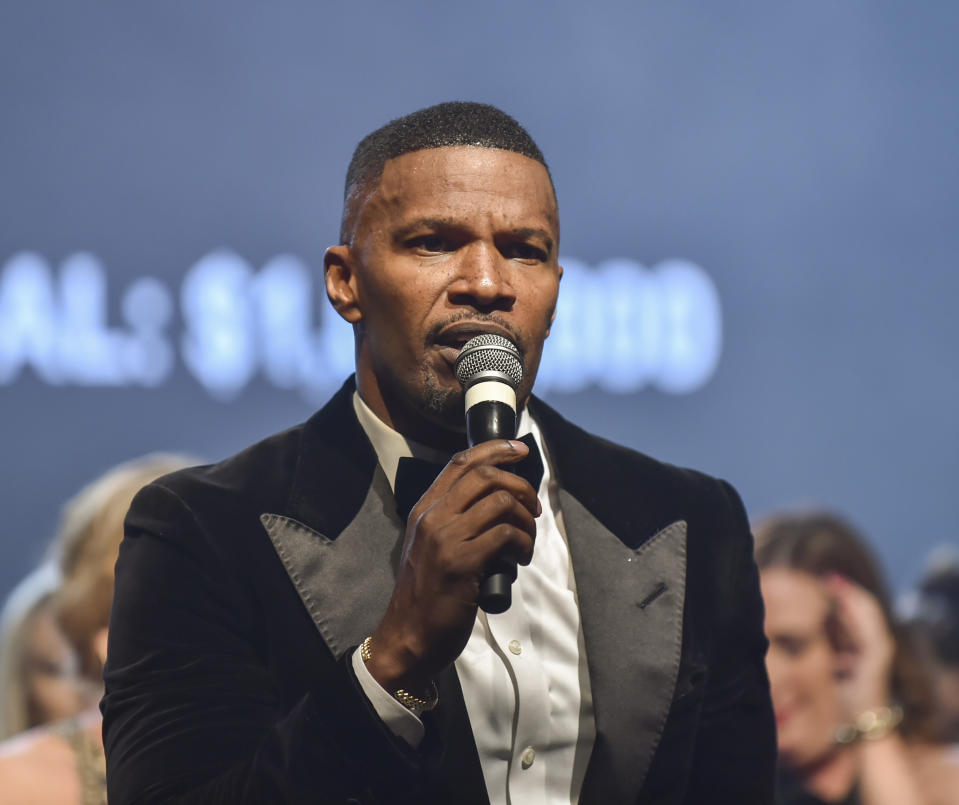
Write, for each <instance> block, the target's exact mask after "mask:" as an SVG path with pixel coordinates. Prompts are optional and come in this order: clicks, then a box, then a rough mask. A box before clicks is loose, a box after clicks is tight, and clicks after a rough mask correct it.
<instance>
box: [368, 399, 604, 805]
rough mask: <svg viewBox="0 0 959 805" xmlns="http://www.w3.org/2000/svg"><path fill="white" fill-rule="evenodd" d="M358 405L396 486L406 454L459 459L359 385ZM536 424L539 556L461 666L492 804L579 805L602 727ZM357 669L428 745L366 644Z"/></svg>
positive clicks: (404, 727) (403, 728)
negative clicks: (398, 425)
mask: <svg viewBox="0 0 959 805" xmlns="http://www.w3.org/2000/svg"><path fill="white" fill-rule="evenodd" d="M353 407H354V409H355V411H356V415H357V418H358V419H359V421H360V425H361V426H362V427H363V430H364V431H365V432H366V435H367V436H368V437H369V439H370V442H371V443H372V444H373V448H374V450H375V451H376V455H377V458H378V460H379V463H380V466H381V467H382V468H383V471H384V472H385V474H386V477H387V478H388V479H389V481H390V485H391V486H392V485H393V483H394V480H395V478H396V468H397V466H398V464H399V459H400V458H401V457H403V456H416V457H418V458H424V459H429V460H433V461H438V462H440V463H445V462H446V461H448V460H449V456H448V455H445V454H441V453H438V452H437V451H436V450H433V449H431V448H428V447H425V446H423V445H420V444H417V443H416V442H412V441H410V440H408V439H406V438H405V437H403V436H402V435H401V434H399V433H398V432H396V431H395V430H393V429H391V428H390V427H389V426H387V425H386V424H385V423H384V422H382V420H380V419H379V418H378V417H377V416H376V415H375V414H374V413H373V412H372V411H371V410H370V408H369V407H368V406H367V405H366V404H365V403H364V402H363V400H362V399H360V396H359V394H358V393H354V395H353ZM529 433H532V435H533V438H534V439H535V441H536V443H537V445H538V446H539V449H540V453H541V455H542V457H543V467H544V472H543V480H542V481H541V483H540V487H539V490H538V495H539V501H540V503H541V504H542V508H543V511H542V514H541V515H540V516H539V517H538V518H537V520H536V544H535V548H534V550H533V560H532V562H531V563H530V564H529V565H528V566H526V567H523V566H520V567H519V568H518V572H517V576H516V581H515V582H514V583H513V604H512V606H511V607H510V608H509V609H508V610H507V611H506V612H503V613H501V614H499V615H487V614H486V613H485V612H483V611H480V612H479V614H478V615H477V618H476V621H475V623H474V624H473V631H472V633H471V634H470V638H469V642H468V643H467V644H466V648H465V649H464V650H463V653H462V654H461V655H460V656H459V658H458V659H457V660H456V663H455V665H456V673H457V676H458V677H459V681H460V686H461V687H462V689H463V698H464V700H465V702H466V711H467V713H468V714H469V719H470V725H471V726H472V729H473V738H474V740H475V742H476V748H477V750H478V752H479V758H480V764H481V765H482V768H483V777H484V779H485V781H486V790H487V793H488V795H489V799H490V803H491V805H512V804H513V803H515V804H516V805H559V804H560V803H562V805H569V803H575V802H577V801H578V800H579V793H580V790H581V788H582V785H583V777H584V775H585V772H586V764H587V762H588V760H589V755H590V752H591V751H592V749H593V741H594V740H595V735H596V727H595V721H594V717H593V702H592V696H591V692H590V686H589V672H588V669H587V665H586V650H585V647H584V643H583V629H582V626H581V624H580V617H579V606H578V604H577V599H576V584H575V580H574V579H573V568H572V565H571V563H570V559H569V548H568V547H567V544H566V533H565V530H564V527H563V517H562V512H561V511H560V508H559V500H558V486H557V484H556V482H555V481H554V480H553V477H552V473H551V471H550V462H549V456H548V454H547V452H546V449H545V445H544V443H543V438H542V435H541V434H540V431H539V426H538V425H537V424H536V422H535V421H534V420H533V418H532V417H531V416H529V414H528V413H527V412H526V411H525V410H524V411H523V412H522V414H521V415H520V418H519V433H518V435H519V436H524V435H526V434H529ZM353 668H354V670H355V672H356V676H357V679H358V680H359V682H360V685H361V686H362V688H363V690H364V692H365V693H366V695H367V697H368V698H369V699H370V702H371V703H372V704H373V707H374V708H375V709H376V711H377V713H378V714H379V715H380V718H382V719H383V721H384V722H385V723H386V724H387V725H388V726H389V727H390V729H391V730H392V731H393V733H394V734H396V735H398V736H399V737H401V738H403V739H404V740H405V741H406V742H407V743H409V744H410V745H411V746H414V747H415V746H418V745H419V743H420V741H421V740H422V738H423V733H424V727H423V722H422V721H420V719H419V718H418V717H417V714H415V713H414V712H413V711H412V710H409V709H407V708H406V707H404V706H403V705H402V704H400V703H399V702H398V701H397V700H396V699H394V698H393V697H392V696H391V695H390V694H389V693H387V692H386V691H385V690H384V689H383V688H382V687H380V685H379V684H378V683H377V682H376V680H375V679H373V677H372V675H371V674H370V672H369V671H368V670H367V668H366V664H365V663H364V662H363V660H362V658H361V657H360V652H359V651H356V652H355V653H354V655H353Z"/></svg>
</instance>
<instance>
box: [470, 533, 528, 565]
mask: <svg viewBox="0 0 959 805" xmlns="http://www.w3.org/2000/svg"><path fill="white" fill-rule="evenodd" d="M534 542H535V540H534V535H531V534H530V533H529V532H527V531H525V530H523V529H522V528H518V527H517V526H515V525H513V524H512V523H497V524H496V525H494V526H492V527H491V528H489V529H487V530H486V531H484V532H483V533H482V534H479V535H478V536H477V537H476V538H475V539H473V540H471V541H470V543H469V547H468V548H466V550H468V551H472V552H473V560H472V561H473V562H475V563H476V566H477V567H479V568H485V567H486V566H487V565H488V564H489V563H490V561H491V560H492V559H493V557H498V556H499V557H508V558H510V559H512V560H513V561H514V562H516V564H518V565H528V564H529V563H530V562H531V561H532V559H533V545H534Z"/></svg>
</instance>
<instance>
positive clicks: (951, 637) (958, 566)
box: [903, 554, 959, 752]
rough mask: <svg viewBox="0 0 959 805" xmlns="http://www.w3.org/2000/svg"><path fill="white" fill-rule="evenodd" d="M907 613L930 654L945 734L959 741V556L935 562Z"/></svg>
mask: <svg viewBox="0 0 959 805" xmlns="http://www.w3.org/2000/svg"><path fill="white" fill-rule="evenodd" d="M903 616H904V617H905V618H906V620H907V623H908V624H909V626H910V628H911V629H913V630H914V632H915V633H916V635H917V636H918V637H919V638H920V639H921V640H922V641H923V642H924V645H925V646H926V647H927V649H928V652H929V655H930V660H931V666H932V670H933V681H934V685H935V691H936V702H937V704H938V706H939V714H940V721H941V724H942V731H943V737H944V738H945V739H946V740H948V741H950V742H951V743H954V744H959V559H957V558H956V557H955V556H954V555H951V554H950V555H948V556H944V558H943V559H942V560H940V561H933V562H932V563H931V566H930V569H929V571H928V572H927V573H926V575H925V577H924V578H923V579H922V581H920V582H919V586H918V588H917V590H916V591H915V592H914V593H912V594H910V595H909V596H908V597H907V600H906V604H905V606H904V607H903ZM956 751H957V752H959V748H957V750H956Z"/></svg>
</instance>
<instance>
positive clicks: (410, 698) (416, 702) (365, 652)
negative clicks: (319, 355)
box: [360, 635, 440, 713]
mask: <svg viewBox="0 0 959 805" xmlns="http://www.w3.org/2000/svg"><path fill="white" fill-rule="evenodd" d="M372 642H373V636H372V635H370V636H369V637H367V638H366V640H364V641H363V642H362V643H361V644H360V657H361V658H362V659H363V662H369V661H370V660H371V659H373V649H372V648H370V645H371V643H372ZM393 698H394V699H396V701H398V702H399V703H400V704H402V705H403V706H404V707H406V708H407V709H409V710H415V711H417V712H419V713H425V712H426V711H428V710H432V709H433V708H434V707H436V705H437V703H438V702H439V700H440V694H439V691H438V690H437V689H436V683H435V682H430V697H429V698H428V699H421V698H420V697H419V696H414V695H413V694H412V693H410V692H409V691H408V690H403V689H402V688H400V689H399V690H397V691H395V692H394V693H393Z"/></svg>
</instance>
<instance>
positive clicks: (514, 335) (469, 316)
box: [426, 311, 526, 358]
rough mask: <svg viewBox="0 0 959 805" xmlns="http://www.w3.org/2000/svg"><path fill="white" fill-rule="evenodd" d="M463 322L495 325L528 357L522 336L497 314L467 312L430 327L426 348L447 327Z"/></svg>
mask: <svg viewBox="0 0 959 805" xmlns="http://www.w3.org/2000/svg"><path fill="white" fill-rule="evenodd" d="M463 321H467V322H470V324H495V325H496V326H497V327H499V328H500V329H502V330H505V331H506V332H507V333H509V334H510V340H511V341H512V342H513V343H514V344H516V348H517V349H518V350H519V354H520V356H521V357H523V358H525V357H526V345H525V344H524V342H523V338H522V337H521V336H520V334H519V333H518V332H516V328H515V327H513V326H512V325H511V324H510V323H509V322H507V321H504V320H503V319H501V318H499V317H498V316H497V315H496V314H495V313H469V312H466V311H463V312H462V313H454V314H453V315H452V316H450V317H449V318H448V319H444V320H443V321H440V322H437V323H436V324H434V325H433V326H432V327H430V329H429V331H428V332H427V333H426V346H431V345H432V344H435V343H436V341H437V339H438V338H439V335H440V333H441V332H443V330H445V329H446V328H447V327H450V326H451V325H453V324H459V323H460V322H463Z"/></svg>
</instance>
